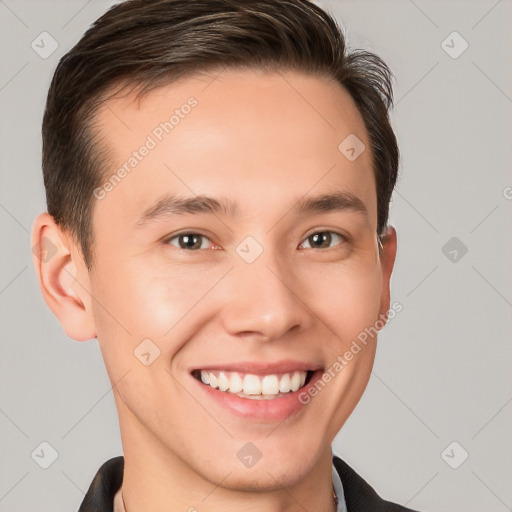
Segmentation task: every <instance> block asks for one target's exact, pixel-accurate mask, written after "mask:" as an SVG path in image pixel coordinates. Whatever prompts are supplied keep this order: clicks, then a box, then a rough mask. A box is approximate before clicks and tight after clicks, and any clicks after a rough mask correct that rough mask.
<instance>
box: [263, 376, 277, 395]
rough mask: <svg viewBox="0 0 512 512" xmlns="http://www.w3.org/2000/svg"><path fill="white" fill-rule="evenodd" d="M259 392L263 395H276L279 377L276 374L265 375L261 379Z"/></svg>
mask: <svg viewBox="0 0 512 512" xmlns="http://www.w3.org/2000/svg"><path fill="white" fill-rule="evenodd" d="M261 392H262V393H263V394H264V395H277V393H279V379H278V378H277V375H265V377H263V380H262V381H261Z"/></svg>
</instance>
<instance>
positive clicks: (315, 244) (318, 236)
mask: <svg viewBox="0 0 512 512" xmlns="http://www.w3.org/2000/svg"><path fill="white" fill-rule="evenodd" d="M343 239H344V238H343V236H342V235H340V234H338V233H335V232H334V231H318V232H316V233H313V234H312V235H310V236H308V237H307V238H306V240H305V241H304V242H303V243H306V242H308V243H309V244H310V248H311V249H325V248H329V247H331V243H332V242H333V241H335V242H336V240H340V241H343ZM340 243H341V242H338V243H336V244H335V245H340Z"/></svg>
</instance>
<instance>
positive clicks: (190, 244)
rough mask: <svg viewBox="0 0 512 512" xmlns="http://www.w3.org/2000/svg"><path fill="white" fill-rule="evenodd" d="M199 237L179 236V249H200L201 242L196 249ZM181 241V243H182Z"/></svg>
mask: <svg viewBox="0 0 512 512" xmlns="http://www.w3.org/2000/svg"><path fill="white" fill-rule="evenodd" d="M200 237H201V235H193V234H192V235H180V236H179V241H180V247H181V248H182V249H196V248H200V247H201V242H199V245H198V247H196V246H197V241H198V240H200ZM182 240H183V243H182Z"/></svg>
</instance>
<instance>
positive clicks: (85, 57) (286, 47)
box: [42, 0, 399, 270]
mask: <svg viewBox="0 0 512 512" xmlns="http://www.w3.org/2000/svg"><path fill="white" fill-rule="evenodd" d="M218 68H253V69H264V70H280V69H291V70H296V71H300V72H304V73H306V74H313V75H318V76H322V77H328V78H333V79H335V80H336V81H337V82H338V83H339V84H340V85H341V86H342V87H344V88H345V89H346V90H347V91H348V92H349V93H350V95H351V96H352V98H353V99H354V101H355V103H356V105H357V108H358V110H359V112H360V113H361V116H362V118H363V120H364V123H365V127H366V130H367V132H368V136H369V140H370V145H371V154H372V159H373V167H374V173H375V179H376V187H377V191H376V192H377V217H378V227H377V234H378V235H382V234H383V232H384V230H385V228H386V225H387V221H388V212H389V203H390V201H391V194H392V192H393V189H394V187H395V183H396V180H397V175H398V165H399V150H398V145H397V141H396V137H395V134H394V132H393V130H392V128H391V125H390V122H389V117H388V111H389V109H390V107H391V105H392V101H393V92H392V74H391V71H390V70H389V68H388V67H387V66H386V64H385V63H384V62H383V61H382V60H381V59H380V58H379V57H378V56H376V55H375V54H373V53H371V52H368V51H364V50H353V51H349V50H348V49H347V48H346V44H345V39H344V35H343V32H342V30H341V29H340V27H339V25H338V24H337V22H336V20H335V19H334V18H333V17H332V16H330V15H329V14H328V13H326V12H325V11H323V10H322V9H320V8H319V7H318V6H316V5H314V4H313V3H311V2H309V1H308V0H194V1H190V0H127V1H124V2H121V3H119V4H117V5H114V6H113V7H111V8H110V9H109V10H108V11H107V12H106V13H105V14H104V15H103V16H101V17H100V18H99V19H98V20H96V22H94V24H93V25H92V26H91V27H90V28H89V29H88V30H87V32H86V33H85V34H84V35H83V37H82V38H81V40H80V41H79V42H78V43H77V44H76V45H75V46H74V47H73V48H72V49H71V50H70V51H69V52H68V53H67V54H66V55H64V56H63V57H62V58H61V60H60V62H59V64H58V66H57V69H56V71H55V74H54V76H53V79H52V82H51V85H50V88H49V92H48V98H47V103H46V109H45V113H44V118H43V126H42V136H43V176H44V185H45V189H46V202H47V207H48V213H49V214H50V215H52V216H53V218H54V220H55V222H56V223H57V224H58V225H59V226H60V227H61V228H62V229H64V230H66V231H69V232H70V233H71V234H72V235H73V238H74V240H75V242H76V243H79V245H80V247H81V250H82V255H83V257H84V261H85V263H86V265H87V268H88V269H89V270H91V268H92V264H93V258H92V245H93V242H94V240H93V233H92V213H93V210H94V197H93V191H94V189H95V188H96V187H98V186H99V185H100V184H101V183H102V181H103V179H104V176H105V175H106V172H107V170H108V169H106V167H107V166H108V150H107V149H106V148H102V146H101V144H100V143H99V141H98V140H97V139H96V138H95V137H96V135H97V134H96V133H95V132H94V129H93V128H94V114H95V113H96V112H97V109H98V107H99V106H100V104H101V103H102V102H103V101H105V100H107V99H108V98H109V97H111V96H112V95H113V88H115V87H116V86H118V85H123V87H126V86H127V85H128V86H132V90H135V89H136V90H137V96H138V97H140V95H142V94H145V93H146V92H148V91H150V90H153V89H155V88H157V87H161V86H163V85H167V84H170V83H172V82H173V81H174V80H176V79H178V78H181V77H185V76H187V75H191V74H193V73H195V72H198V71H211V70H215V69H218ZM340 142H341V141H340Z"/></svg>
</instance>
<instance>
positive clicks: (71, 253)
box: [31, 212, 96, 341]
mask: <svg viewBox="0 0 512 512" xmlns="http://www.w3.org/2000/svg"><path fill="white" fill-rule="evenodd" d="M31 247H32V260H33V262H34V267H35V270H36V274H37V278H38V281H39V286H40V288H41V292H42V293H43V297H44V300H45V302H46V304H48V306H49V308H50V309H51V310H52V311H53V313H54V314H55V316H56V317H57V318H58V319H59V320H60V323H61V324H62V327H63V329H64V331H65V332H66V334H67V335H68V336H69V337H70V338H73V339H74V340H76V341H86V340H90V339H92V338H95V337H96V330H95V326H94V319H93V314H92V307H91V306H92V301H91V295H90V293H89V290H90V281H89V272H88V270H87V267H86V266H85V263H84V261H83V258H82V253H81V250H79V248H78V247H77V245H76V244H75V243H74V242H73V241H72V240H71V237H70V236H69V235H68V234H67V233H65V232H63V231H62V230H61V229H60V227H59V226H58V225H57V224H56V223H55V221H54V219H53V217H52V216H51V215H50V214H49V213H46V212H45V213H41V214H40V215H38V216H37V217H36V219H35V221H34V224H33V226H32V235H31Z"/></svg>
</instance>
